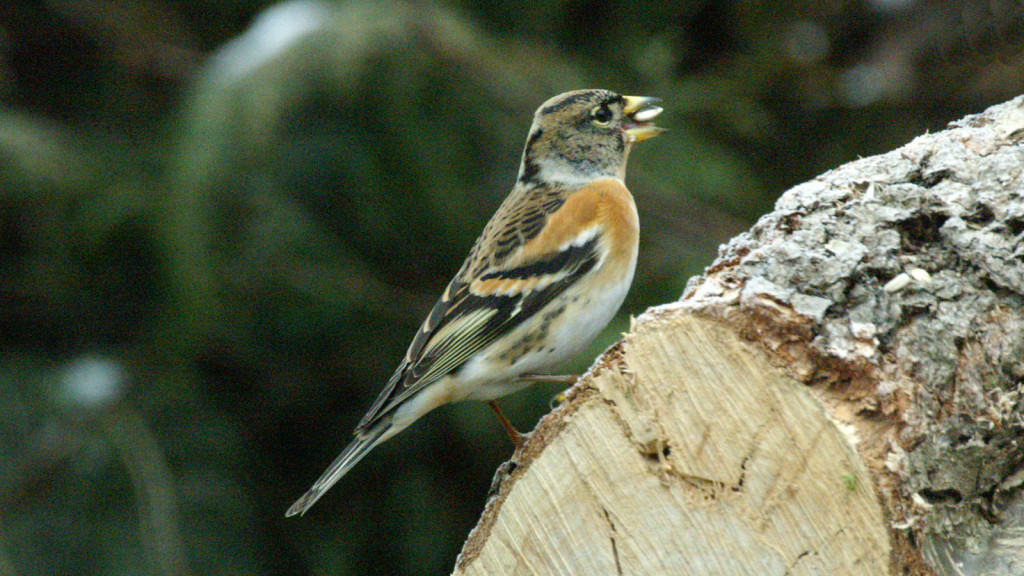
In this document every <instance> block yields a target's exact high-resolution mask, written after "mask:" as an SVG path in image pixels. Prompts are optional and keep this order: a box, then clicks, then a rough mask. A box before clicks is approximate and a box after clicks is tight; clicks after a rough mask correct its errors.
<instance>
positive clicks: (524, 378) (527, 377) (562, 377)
mask: <svg viewBox="0 0 1024 576" xmlns="http://www.w3.org/2000/svg"><path fill="white" fill-rule="evenodd" d="M579 379H580V375H579V374H520V375H519V376H516V377H515V378H513V379H512V381H513V382H516V383H522V382H544V383H547V384H565V385H566V386H571V385H573V384H575V383H576V381H577V380H579Z"/></svg>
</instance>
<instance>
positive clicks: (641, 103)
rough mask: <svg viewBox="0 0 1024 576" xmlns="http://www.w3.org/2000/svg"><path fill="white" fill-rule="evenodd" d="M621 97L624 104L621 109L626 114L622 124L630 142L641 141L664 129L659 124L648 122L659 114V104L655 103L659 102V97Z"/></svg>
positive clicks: (660, 109)
mask: <svg viewBox="0 0 1024 576" xmlns="http://www.w3.org/2000/svg"><path fill="white" fill-rule="evenodd" d="M622 99H623V100H624V101H625V104H626V105H625V106H624V107H623V109H622V111H623V112H625V114H626V119H625V121H624V122H623V124H622V126H623V128H624V129H625V132H626V134H627V135H629V141H630V142H643V141H644V140H647V139H648V138H654V137H655V136H657V135H658V134H661V133H662V132H665V131H666V129H665V128H662V127H661V126H655V125H654V124H651V123H649V121H650V120H653V119H654V117H655V116H657V115H658V114H661V111H662V108H661V106H657V105H656V104H657V103H658V102H661V98H652V97H650V96H623V97H622Z"/></svg>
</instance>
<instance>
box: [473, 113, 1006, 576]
mask: <svg viewBox="0 0 1024 576" xmlns="http://www.w3.org/2000/svg"><path fill="white" fill-rule="evenodd" d="M1022 394H1024V97H1019V98H1017V99H1015V100H1012V101H1010V102H1007V103H1005V104H1002V105H999V106H995V107H993V108H990V109H989V110H987V111H986V112H984V113H982V114H979V115H975V116H970V117H967V118H965V119H963V120H960V121H958V122H955V123H953V124H951V125H950V126H949V127H948V129H947V130H945V131H942V132H939V133H936V134H927V135H924V136H921V137H919V138H917V139H915V140H914V141H913V142H911V143H909V144H907V145H906V146H904V147H902V148H900V149H898V150H895V151H893V152H890V153H888V154H883V155H880V156H875V157H871V158H865V159H862V160H858V161H856V162H852V163H850V164H847V165H845V166H842V167H840V168H838V169H836V170H833V171H830V172H828V173H826V174H823V175H821V176H820V177H818V178H816V179H814V180H812V181H810V182H807V183H804V184H802V185H800V186H797V187H795V188H793V189H791V190H789V191H788V192H786V193H785V194H784V195H783V196H782V197H781V198H780V199H779V201H778V203H777V204H776V207H775V210H774V211H773V212H772V213H770V214H768V215H766V216H764V217H763V218H761V220H760V221H759V222H758V223H757V224H756V225H755V226H754V227H753V228H752V229H751V230H750V231H748V232H746V233H744V234H742V235H740V236H738V237H736V238H734V239H733V240H732V241H731V242H729V244H727V245H725V246H723V247H722V248H721V250H720V254H719V257H718V259H717V260H716V261H715V262H714V263H713V264H712V265H711V266H710V267H709V268H707V270H705V273H704V274H703V275H702V276H700V277H697V278H694V279H692V280H691V281H690V283H689V285H688V286H687V289H686V292H685V293H684V295H683V297H682V299H681V300H680V301H679V302H676V303H673V304H669V305H665V306H662V307H659V308H655V309H652V310H649V311H647V312H646V313H644V314H643V315H642V316H640V317H639V318H637V319H636V320H635V321H634V322H633V325H632V327H631V330H630V333H629V334H627V335H626V336H625V338H624V339H623V340H622V341H620V342H619V343H618V344H616V345H615V346H613V347H612V348H610V349H609V350H608V351H607V352H605V354H604V355H603V356H602V357H601V358H599V359H598V360H597V362H596V363H595V365H594V366H593V367H592V368H591V370H590V371H589V372H588V373H587V374H586V375H585V376H584V377H583V378H581V379H580V381H579V382H578V383H577V384H576V385H575V386H573V387H572V388H571V389H570V390H569V391H568V393H567V395H566V400H565V402H563V403H562V404H561V405H560V406H559V407H558V408H557V409H555V410H554V411H553V412H552V413H551V414H549V415H547V416H546V417H545V418H543V419H542V420H541V422H540V423H539V424H538V426H537V429H536V430H535V431H534V433H533V436H532V438H531V439H530V441H529V442H528V443H527V444H526V445H525V446H523V448H522V449H520V451H518V452H517V454H516V455H515V458H514V460H513V462H512V463H510V464H509V465H507V466H505V467H503V469H502V470H500V471H499V475H498V476H497V477H496V483H495V486H494V488H493V490H492V496H491V498H490V499H489V501H488V503H487V506H486V508H485V510H484V513H483V516H482V517H481V520H480V522H479V524H478V525H477V527H476V528H475V529H474V530H473V532H472V533H471V534H470V536H469V538H468V539H467V541H466V543H465V546H464V548H463V551H462V554H461V555H460V557H459V559H458V562H457V565H456V568H455V573H456V574H459V575H475V574H691V575H703V574H724V575H731V574H751V575H758V576H762V575H773V574H778V575H783V574H787V575H790V574H791V575H798V574H806V575H817V574H835V575H842V574H850V575H857V576H861V575H872V574H893V575H895V574H900V575H915V576H917V575H932V574H937V575H942V576H945V575H961V574H977V575H981V574H986V575H996V574H1006V575H1019V574H1024V491H1022V490H1021V487H1022V485H1024V435H1022V432H1024V399H1022Z"/></svg>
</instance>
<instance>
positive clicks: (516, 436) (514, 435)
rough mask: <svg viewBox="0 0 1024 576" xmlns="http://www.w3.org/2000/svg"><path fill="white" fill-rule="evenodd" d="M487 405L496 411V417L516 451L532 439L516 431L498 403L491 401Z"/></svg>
mask: <svg viewBox="0 0 1024 576" xmlns="http://www.w3.org/2000/svg"><path fill="white" fill-rule="evenodd" d="M487 405H488V406H490V407H491V410H494V415H495V416H497V417H498V422H500V423H501V427H502V428H504V429H505V433H506V434H508V439H509V440H510V441H511V442H512V446H513V447H515V449H516V450H518V449H519V448H520V447H521V446H522V445H523V444H525V443H526V441H527V440H529V439H530V435H529V434H523V433H522V432H520V431H519V430H516V427H515V426H513V425H512V423H511V422H509V420H508V418H506V417H505V414H504V413H503V412H502V411H501V407H500V406H498V403H497V402H495V401H494V400H491V401H490V402H488V403H487Z"/></svg>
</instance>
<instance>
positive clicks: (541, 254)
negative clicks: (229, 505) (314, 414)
mask: <svg viewBox="0 0 1024 576" xmlns="http://www.w3.org/2000/svg"><path fill="white" fill-rule="evenodd" d="M658 101H659V100H658V99H657V98H648V97H642V96H622V95H620V94H616V93H614V92H610V91H608V90H578V91H575V92H566V93H564V94H559V95H558V96H555V97H554V98H551V99H550V100H548V101H547V102H545V103H544V104H542V105H541V107H540V108H539V109H538V110H537V112H536V114H535V115H534V119H533V125H532V126H531V127H530V133H529V135H528V136H527V139H526V146H525V148H524V150H523V159H522V163H521V165H520V167H519V175H518V177H517V178H516V183H515V185H514V186H513V187H512V192H511V193H510V194H509V195H508V197H507V198H506V199H505V201H504V202H502V204H501V206H499V207H498V211H497V212H496V213H495V214H494V216H493V217H491V220H490V221H489V222H488V223H487V225H486V226H485V227H484V230H483V233H481V235H480V237H479V238H478V239H477V241H476V244H474V245H473V248H472V249H471V250H470V252H469V256H467V257H466V261H465V262H464V263H463V264H462V268H460V269H459V271H458V273H456V274H455V277H454V278H453V279H452V281H451V282H450V283H449V284H448V287H447V288H446V289H445V291H444V293H443V294H442V295H441V298H440V299H439V300H438V301H437V304H435V305H434V308H433V310H431V312H430V314H429V315H428V316H427V318H426V320H424V322H423V326H422V327H421V328H420V329H419V331H418V332H417V333H416V336H415V337H414V338H413V341H412V344H411V345H410V346H409V350H408V352H406V354H405V358H403V359H402V361H401V363H400V364H399V365H398V368H397V369H396V370H395V373H394V374H393V375H392V376H391V378H390V379H389V380H388V382H387V384H386V385H385V386H384V388H383V390H381V392H380V395H379V396H378V397H377V400H376V401H375V402H374V403H373V405H372V406H370V409H369V410H368V411H367V413H366V415H365V416H363V419H362V421H360V422H359V424H358V425H357V426H356V430H355V439H354V440H353V441H352V443H351V444H349V445H348V446H347V447H346V448H345V449H344V450H343V451H342V453H341V454H340V455H339V456H338V457H337V458H336V459H335V460H334V462H332V463H331V465H330V466H329V467H328V468H327V470H326V471H325V472H324V473H323V475H322V476H321V477H320V479H319V480H317V481H316V483H315V484H313V486H312V488H310V489H309V491H307V492H306V493H305V494H304V495H303V496H302V497H301V498H299V499H298V501H296V502H295V504H293V505H292V506H291V508H289V509H288V511H287V513H286V515H287V516H293V515H296V514H303V513H305V512H306V511H307V510H309V508H310V507H311V506H312V505H313V504H314V503H316V501H317V500H319V499H320V497H321V496H323V495H324V493H325V492H326V491H327V490H328V489H330V488H331V486H333V485H334V484H335V483H336V482H337V481H338V480H339V479H341V477H342V476H344V475H345V474H346V473H347V472H348V471H349V470H350V469H351V468H352V467H353V466H355V465H356V463H358V462H359V461H360V460H361V459H362V458H363V457H364V456H366V454H368V453H369V452H370V450H372V449H373V448H374V447H376V446H377V445H378V444H380V443H382V442H384V441H385V440H387V439H389V438H391V437H392V436H394V435H395V434H397V433H399V432H401V431H402V430H404V429H405V428H406V427H408V426H409V425H410V424H412V423H413V422H415V421H416V420H418V419H419V418H420V417H422V416H423V415H424V414H426V413H427V412H430V411H431V410H433V409H434V408H437V407H438V406H441V405H444V404H447V403H449V402H456V401H459V400H484V401H487V402H489V403H490V405H491V407H492V408H493V409H494V411H495V413H496V414H497V415H498V417H499V420H500V421H501V423H502V425H503V426H504V427H505V429H506V431H507V432H508V434H509V437H510V438H511V439H512V441H513V443H514V444H515V445H517V446H518V445H519V444H520V443H521V442H522V440H523V438H524V436H523V435H521V434H519V433H518V432H516V431H515V429H514V428H513V427H512V426H511V424H510V423H509V422H508V420H507V419H506V418H505V417H504V415H502V413H501V410H500V409H499V408H498V406H497V404H495V403H494V400H495V399H496V398H499V397H501V396H505V395H507V394H511V393H512V392H515V391H517V390H520V389H522V388H523V387H525V386H527V385H529V383H530V382H532V381H537V380H544V379H546V378H545V375H547V374H550V371H551V370H553V369H556V368H557V367H558V366H559V365H560V364H562V363H563V362H565V361H566V360H568V359H569V358H570V357H571V356H573V355H574V354H576V353H577V352H580V351H581V350H582V349H583V348H584V347H586V346H587V345H588V344H589V343H590V341H591V340H592V339H593V338H594V337H595V336H596V335H597V334H598V332H600V331H601V330H602V329H603V328H604V327H605V325H606V324H607V323H608V321H609V320H611V318H612V316H614V315H615V313H616V311H618V309H619V306H620V305H621V304H622V301H623V299H624V298H625V296H626V292H627V291H628V290H629V285H630V283H631V282H632V280H633V270H634V268H635V267H636V257H637V243H638V237H639V224H638V220H637V212H636V205H635V204H634V202H633V197H632V195H631V194H630V192H629V190H628V189H627V188H626V185H625V183H624V179H625V176H626V159H627V157H628V156H629V151H630V148H631V147H632V145H633V144H634V143H636V142H640V141H642V140H646V139H648V138H651V137H653V136H656V135H658V134H660V133H661V132H663V131H664V129H663V128H660V127H658V126H655V125H653V124H651V120H653V119H654V117H655V116H657V115H658V114H660V113H661V111H662V109H661V108H660V107H658V106H657V105H656V103H657V102H658Z"/></svg>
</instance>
